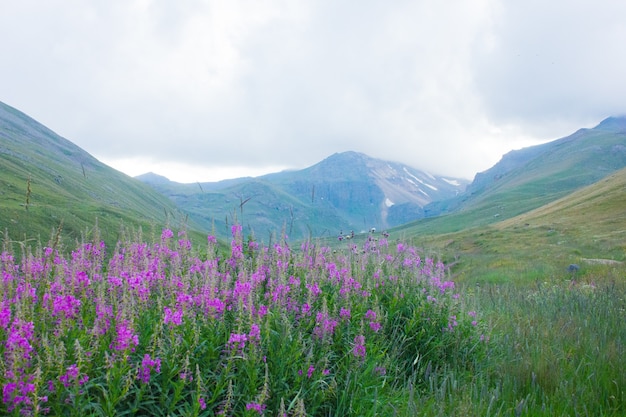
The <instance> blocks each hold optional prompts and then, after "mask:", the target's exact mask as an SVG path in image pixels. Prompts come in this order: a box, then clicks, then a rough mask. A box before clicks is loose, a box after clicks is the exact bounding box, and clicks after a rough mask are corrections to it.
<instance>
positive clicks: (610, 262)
mask: <svg viewBox="0 0 626 417" xmlns="http://www.w3.org/2000/svg"><path fill="white" fill-rule="evenodd" d="M582 261H583V262H584V263H587V264H590V265H624V262H621V261H615V260H613V259H588V258H583V259H582Z"/></svg>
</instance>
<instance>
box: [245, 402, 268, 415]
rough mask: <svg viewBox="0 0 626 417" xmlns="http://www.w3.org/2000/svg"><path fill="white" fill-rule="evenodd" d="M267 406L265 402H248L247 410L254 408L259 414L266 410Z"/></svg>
mask: <svg viewBox="0 0 626 417" xmlns="http://www.w3.org/2000/svg"><path fill="white" fill-rule="evenodd" d="M266 407H267V406H266V405H265V404H258V403H248V404H246V410H254V411H256V412H257V413H259V414H263V411H265V408H266Z"/></svg>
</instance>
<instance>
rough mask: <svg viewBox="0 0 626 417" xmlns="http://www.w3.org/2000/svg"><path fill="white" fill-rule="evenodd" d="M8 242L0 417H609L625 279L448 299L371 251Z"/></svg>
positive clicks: (394, 258)
mask: <svg viewBox="0 0 626 417" xmlns="http://www.w3.org/2000/svg"><path fill="white" fill-rule="evenodd" d="M93 231H94V233H93V235H92V236H91V238H90V239H89V240H87V239H83V240H82V241H80V242H77V243H76V247H74V248H71V250H70V249H68V250H66V249H65V248H64V247H62V246H61V244H60V243H59V241H58V240H55V239H54V238H53V239H51V241H50V242H49V243H48V245H40V246H38V247H35V248H32V249H30V248H28V247H26V246H24V245H19V244H16V243H15V242H12V241H11V240H9V239H8V236H6V237H5V241H4V245H3V250H2V254H1V259H0V260H1V267H0V268H1V271H2V281H1V282H0V286H1V290H2V291H1V294H2V298H1V300H0V355H1V356H2V362H1V367H0V384H1V386H2V404H1V405H0V414H1V415H13V416H18V415H32V416H39V415H50V416H60V415H67V416H73V415H75V416H86V415H87V416H118V415H161V416H212V415H229V416H255V415H264V416H393V415H397V416H405V415H423V416H437V415H439V416H448V415H456V416H522V415H529V416H575V415H581V416H582V415H584V416H603V415H605V416H619V415H624V414H625V413H626V394H625V393H624V387H625V386H626V375H625V374H624V372H623V369H626V359H625V358H626V355H625V353H626V352H625V341H626V330H625V328H626V326H624V325H623V320H624V315H625V309H626V298H625V296H624V294H625V292H624V285H623V277H624V267H623V265H622V266H620V265H617V264H614V265H596V266H594V267H591V268H585V270H584V271H581V272H580V275H578V276H575V275H574V274H573V273H572V274H570V275H567V276H565V277H564V278H561V279H551V280H539V279H535V280H533V281H527V282H522V281H517V282H509V283H503V282H484V281H472V280H469V279H464V280H463V282H461V283H460V284H459V283H456V284H455V283H454V282H453V281H452V280H451V279H450V269H449V268H448V267H447V266H446V265H444V264H443V263H442V262H441V261H440V260H438V259H437V258H436V257H433V256H429V255H428V254H427V253H424V250H423V249H418V248H416V247H414V246H410V245H408V244H406V243H403V242H401V241H399V240H397V239H394V240H393V241H390V240H388V239H387V238H386V237H384V236H382V235H377V236H373V235H368V236H367V237H364V238H363V237H362V238H361V239H360V240H359V241H357V240H356V239H355V240H354V241H348V242H345V241H344V242H341V243H340V244H337V245H333V247H332V248H331V247H328V246H323V245H321V244H320V243H319V242H312V241H309V242H304V243H302V244H298V246H297V247H292V246H291V245H290V244H289V243H288V241H287V240H286V239H283V240H280V241H277V242H275V243H273V244H270V245H268V246H263V245H260V244H259V243H257V242H255V241H254V240H253V239H251V238H250V237H247V238H245V237H244V236H243V235H242V231H241V227H240V226H233V229H232V231H233V238H232V241H231V242H230V248H227V250H225V249H224V247H223V246H220V245H219V243H218V241H217V239H215V238H214V237H213V236H208V238H207V239H206V243H205V244H201V245H195V246H194V245H192V243H191V241H190V240H189V238H188V236H187V234H186V233H185V231H180V232H177V233H174V232H172V231H171V230H170V229H164V230H163V231H162V233H161V234H160V235H158V234H157V235H156V236H148V237H146V236H144V235H143V234H142V233H141V231H134V232H133V231H127V232H124V233H123V234H122V238H121V239H120V241H119V242H118V244H117V245H116V247H115V248H110V247H107V246H106V245H105V244H104V242H102V241H101V239H100V238H99V236H98V234H97V229H93Z"/></svg>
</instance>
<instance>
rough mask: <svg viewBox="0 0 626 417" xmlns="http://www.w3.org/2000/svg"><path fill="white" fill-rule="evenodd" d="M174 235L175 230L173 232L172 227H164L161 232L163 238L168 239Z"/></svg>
mask: <svg viewBox="0 0 626 417" xmlns="http://www.w3.org/2000/svg"><path fill="white" fill-rule="evenodd" d="M173 236H174V232H172V231H171V230H170V229H163V232H162V233H161V240H167V239H169V238H171V237H173Z"/></svg>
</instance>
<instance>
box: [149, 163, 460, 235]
mask: <svg viewBox="0 0 626 417" xmlns="http://www.w3.org/2000/svg"><path fill="white" fill-rule="evenodd" d="M137 178H139V179H141V180H142V181H145V182H146V183H148V184H150V185H151V186H152V187H153V188H154V189H155V190H157V191H159V192H161V193H163V194H165V195H167V196H169V197H170V198H172V200H173V201H174V202H176V204H177V205H178V206H179V207H181V208H182V209H184V210H185V211H187V212H189V213H190V214H191V215H192V217H193V218H194V220H196V221H197V222H199V223H201V224H203V225H204V227H209V228H211V227H215V229H216V231H217V233H218V234H222V235H225V234H227V233H228V227H227V226H228V224H229V223H232V222H233V221H234V220H235V219H236V221H239V222H242V223H243V224H244V226H246V227H247V228H248V229H247V230H248V231H250V232H252V233H254V234H255V235H256V236H257V237H262V238H265V236H270V235H271V234H272V233H276V232H281V231H285V233H287V234H288V235H289V236H290V237H292V238H296V239H298V238H303V237H308V236H335V235H336V234H338V233H341V232H344V233H349V232H350V231H355V232H357V233H358V232H360V231H364V230H369V229H370V228H372V227H374V228H379V229H382V228H387V227H390V226H394V225H398V224H402V223H406V222H408V221H410V220H413V219H416V218H419V217H421V216H423V214H422V207H423V206H424V205H425V204H428V203H430V202H432V201H435V200H438V199H445V198H450V197H453V196H455V195H457V194H458V193H460V192H461V191H463V190H464V188H465V186H466V185H467V181H465V180H461V179H456V178H444V177H438V176H434V175H430V174H427V173H424V172H422V171H419V170H416V169H415V168H411V167H409V166H406V165H403V164H398V163H394V162H387V161H382V160H378V159H374V158H370V157H368V156H367V155H364V154H362V153H357V152H343V153H337V154H334V155H331V156H330V157H328V158H326V159H324V160H323V161H321V162H319V163H317V164H315V165H313V166H311V167H308V168H306V169H303V170H299V171H285V172H278V173H273V174H268V175H264V176H260V177H257V178H239V179H233V180H228V181H221V182H218V183H201V184H178V183H175V182H171V181H166V180H165V179H164V177H160V176H158V175H156V174H145V175H142V176H139V177H137Z"/></svg>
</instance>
